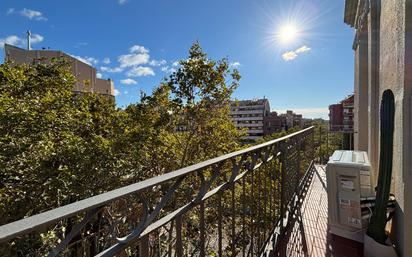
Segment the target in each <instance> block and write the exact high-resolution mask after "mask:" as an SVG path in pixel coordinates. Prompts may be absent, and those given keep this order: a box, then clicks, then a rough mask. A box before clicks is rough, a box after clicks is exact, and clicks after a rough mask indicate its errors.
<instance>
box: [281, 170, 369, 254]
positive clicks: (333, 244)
mask: <svg viewBox="0 0 412 257" xmlns="http://www.w3.org/2000/svg"><path fill="white" fill-rule="evenodd" d="M293 221H294V222H293ZM328 231H329V228H328V196H327V192H326V174H325V170H324V166H316V172H315V174H314V175H313V177H312V182H311V185H310V187H309V189H308V192H307V194H306V197H305V199H304V201H303V203H302V204H301V206H300V207H298V210H297V215H296V216H295V217H294V219H293V220H292V222H291V223H290V225H289V226H288V227H287V230H286V235H285V237H284V238H283V240H282V241H281V242H280V243H279V247H278V249H277V251H276V253H275V256H282V257H283V256H305V257H312V256H313V257H316V256H322V257H323V256H339V257H343V256H345V257H357V256H363V244H361V243H358V242H355V241H352V240H349V239H346V238H342V237H339V236H336V235H333V234H330V233H329V232H328Z"/></svg>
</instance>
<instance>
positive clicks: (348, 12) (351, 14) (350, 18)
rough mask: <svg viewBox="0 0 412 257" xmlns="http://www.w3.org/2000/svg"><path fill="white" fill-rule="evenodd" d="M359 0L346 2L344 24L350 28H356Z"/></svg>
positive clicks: (347, 0)
mask: <svg viewBox="0 0 412 257" xmlns="http://www.w3.org/2000/svg"><path fill="white" fill-rule="evenodd" d="M358 2H359V0H346V1H345V14H344V22H345V23H346V24H348V25H349V26H351V27H353V26H355V19H356V11H357V9H358Z"/></svg>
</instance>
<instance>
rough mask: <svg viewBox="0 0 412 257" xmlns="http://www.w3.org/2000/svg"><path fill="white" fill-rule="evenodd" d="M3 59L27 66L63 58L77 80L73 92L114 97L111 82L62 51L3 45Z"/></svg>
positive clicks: (89, 66) (87, 65)
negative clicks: (99, 76)
mask: <svg viewBox="0 0 412 257" xmlns="http://www.w3.org/2000/svg"><path fill="white" fill-rule="evenodd" d="M4 58H5V61H13V62H14V63H16V64H29V65H30V64H33V63H36V62H50V61H51V60H52V59H53V58H64V59H66V60H67V61H68V62H69V63H70V65H71V66H70V67H71V71H72V73H73V75H75V76H76V78H77V80H78V81H77V82H76V84H75V85H73V91H74V92H94V93H98V94H102V95H108V96H111V97H114V84H113V81H112V80H110V79H107V80H106V79H99V78H97V77H96V74H97V72H96V69H95V68H93V67H92V66H91V65H89V64H86V63H84V62H82V61H80V60H78V59H76V58H74V57H72V56H70V55H68V54H65V53H63V52H62V51H54V50H26V49H22V48H19V47H16V46H12V45H9V44H5V45H4Z"/></svg>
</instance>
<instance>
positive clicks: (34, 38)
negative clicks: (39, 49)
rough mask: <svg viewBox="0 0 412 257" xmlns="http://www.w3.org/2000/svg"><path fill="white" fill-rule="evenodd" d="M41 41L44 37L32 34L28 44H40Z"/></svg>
mask: <svg viewBox="0 0 412 257" xmlns="http://www.w3.org/2000/svg"><path fill="white" fill-rule="evenodd" d="M43 39H44V37H43V36H41V35H39V34H33V35H31V36H30V42H31V43H32V44H36V43H40V42H42V41H43Z"/></svg>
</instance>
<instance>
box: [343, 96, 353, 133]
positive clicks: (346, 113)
mask: <svg viewBox="0 0 412 257" xmlns="http://www.w3.org/2000/svg"><path fill="white" fill-rule="evenodd" d="M353 103H354V95H350V96H348V97H346V98H345V99H343V100H342V111H343V130H344V131H349V132H353V107H354V104H353Z"/></svg>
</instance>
